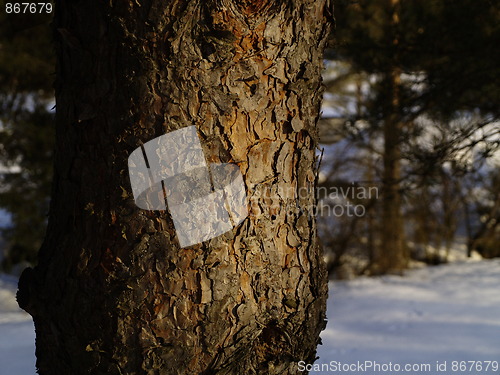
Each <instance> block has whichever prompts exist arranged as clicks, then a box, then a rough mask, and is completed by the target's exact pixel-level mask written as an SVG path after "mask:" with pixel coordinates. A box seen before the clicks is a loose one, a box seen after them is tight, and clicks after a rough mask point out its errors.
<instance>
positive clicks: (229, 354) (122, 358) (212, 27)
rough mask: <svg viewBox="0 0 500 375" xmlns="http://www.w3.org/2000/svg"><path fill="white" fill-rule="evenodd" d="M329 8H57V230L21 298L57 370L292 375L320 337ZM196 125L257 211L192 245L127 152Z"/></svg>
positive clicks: (80, 4)
mask: <svg viewBox="0 0 500 375" xmlns="http://www.w3.org/2000/svg"><path fill="white" fill-rule="evenodd" d="M330 14H331V13H330V10H329V4H327V3H325V1H316V0H295V1H288V2H274V1H268V0H260V1H258V0H256V1H236V2H233V1H226V0H218V1H213V0H212V1H210V0H209V1H202V0H194V1H187V0H186V1H159V0H145V1H121V0H120V1H109V2H104V1H97V0H85V1H83V0H81V1H58V2H57V6H56V15H55V20H54V25H55V27H54V28H55V34H56V51H57V61H58V66H57V80H56V97H57V116H56V117H57V121H56V126H57V147H56V160H55V178H54V187H53V193H52V203H51V210H50V218H49V226H48V231H47V235H46V238H45V241H44V244H43V246H42V248H41V250H40V253H39V263H38V265H37V267H35V269H34V270H32V269H28V270H26V271H25V272H24V273H23V275H22V277H21V280H20V284H19V293H18V300H19V304H20V306H21V307H22V308H24V309H25V310H26V311H28V312H29V313H30V314H31V315H32V316H33V319H34V322H35V327H36V335H37V341H36V355H37V367H38V368H39V373H40V374H41V375H61V374H111V375H112V374H296V373H297V372H298V370H297V362H298V361H299V360H305V361H307V362H312V361H313V360H314V358H315V350H316V345H317V343H318V341H319V333H320V331H321V330H322V329H323V327H324V324H325V322H324V317H325V299H326V293H327V290H326V288H327V286H326V275H325V268H324V264H323V259H322V255H321V253H320V250H319V248H318V243H317V238H316V223H315V218H314V216H313V206H314V203H315V198H314V186H315V168H316V158H315V147H316V142H317V133H316V121H317V119H318V113H319V106H320V100H321V78H320V70H321V60H322V53H323V47H324V40H325V38H326V36H327V35H328V32H329V22H328V19H329V17H330ZM191 125H195V126H196V128H197V132H198V135H199V137H200V139H201V140H202V146H203V148H204V151H205V154H206V157H207V162H222V163H228V162H230V163H235V164H236V165H238V166H239V168H240V171H241V173H242V175H243V179H244V181H245V188H246V194H247V197H248V210H249V214H248V217H247V218H246V219H245V220H244V221H243V222H242V223H241V224H240V225H238V226H237V227H235V228H234V229H233V230H232V231H229V232H227V233H225V234H223V235H221V236H218V237H216V238H213V239H211V240H209V241H206V242H203V243H200V244H197V245H193V246H190V247H187V248H180V246H179V244H178V241H177V238H176V233H175V229H174V226H173V223H172V219H171V217H170V215H169V213H168V212H167V211H147V210H142V209H139V208H138V207H137V206H136V205H135V203H134V199H133V196H132V190H131V185H130V181H129V175H128V170H127V158H128V156H129V155H130V153H131V152H132V151H133V150H134V149H136V148H137V147H140V145H141V144H143V143H146V142H148V141H149V140H151V139H153V138H155V137H158V136H160V135H162V134H165V133H168V132H171V131H174V130H177V129H181V128H184V127H187V126H191Z"/></svg>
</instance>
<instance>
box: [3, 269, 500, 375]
mask: <svg viewBox="0 0 500 375" xmlns="http://www.w3.org/2000/svg"><path fill="white" fill-rule="evenodd" d="M499 271H500V259H494V260H477V259H472V260H457V261H455V262H454V263H451V264H447V265H442V266H435V267H425V268H420V269H416V270H412V271H409V272H408V273H407V274H406V275H405V276H404V277H401V276H384V277H378V278H358V279H354V280H350V281H342V282H333V283H331V284H330V298H329V301H328V312H327V314H328V325H327V328H326V330H325V331H324V332H323V333H322V336H321V337H322V340H323V345H321V346H320V347H319V348H318V355H319V357H320V358H319V360H318V361H316V363H315V365H316V366H321V365H325V366H326V365H328V364H330V362H333V364H334V365H335V366H337V368H334V367H333V368H331V369H336V371H330V372H328V371H312V372H311V373H312V374H334V373H343V374H346V375H348V374H351V375H352V374H389V373H390V374H395V373H398V372H395V371H392V372H390V371H383V369H384V368H383V367H382V366H389V364H391V365H392V366H396V365H399V366H401V367H402V368H401V372H403V371H402V370H404V368H403V366H405V365H407V364H410V365H415V366H419V365H422V364H430V365H431V366H432V367H431V371H423V370H422V371H406V374H413V375H417V374H425V373H427V374H433V375H434V374H454V375H457V374H467V375H480V374H481V375H482V374H498V373H499V370H496V371H493V369H492V366H491V365H490V368H489V370H488V371H485V369H484V367H486V364H487V362H485V361H498V362H500V290H499V285H500V272H499ZM15 289H16V279H15V278H13V277H10V276H5V275H2V276H1V277H0V375H33V374H34V373H35V370H34V362H35V359H34V332H33V324H32V323H31V319H30V317H29V316H28V315H27V314H25V313H23V312H22V311H21V310H19V308H18V307H17V304H16V301H15ZM358 361H359V362H360V363H361V365H365V364H366V363H371V365H372V366H380V367H379V368H375V367H374V368H373V369H369V368H363V367H361V369H362V370H363V371H361V370H359V371H358V368H357V367H356V368H354V367H350V368H348V369H347V370H348V371H339V370H341V369H342V367H340V366H346V365H349V366H352V365H355V366H358ZM445 361H446V362H445ZM453 361H483V362H480V364H481V365H482V366H483V370H481V371H477V370H474V369H472V370H471V371H469V369H467V370H466V371H460V370H459V369H458V370H456V371H453V369H452V365H453ZM478 363H479V362H475V363H474V366H476V365H477V364H478ZM437 364H439V365H440V366H441V367H440V369H441V370H444V367H443V365H444V364H445V365H446V371H437V369H436V366H437ZM462 364H463V365H467V366H470V365H471V363H468V364H466V363H462ZM456 365H460V363H459V362H458V363H456ZM393 368H394V367H393ZM344 369H345V368H344ZM350 369H352V370H353V371H349V370H350ZM376 370H380V371H376Z"/></svg>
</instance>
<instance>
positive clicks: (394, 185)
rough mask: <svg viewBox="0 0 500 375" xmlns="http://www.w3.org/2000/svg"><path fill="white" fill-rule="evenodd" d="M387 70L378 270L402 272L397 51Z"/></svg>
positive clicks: (394, 10) (393, 14) (394, 6)
mask: <svg viewBox="0 0 500 375" xmlns="http://www.w3.org/2000/svg"><path fill="white" fill-rule="evenodd" d="M388 3H389V9H390V18H391V21H390V26H391V33H392V35H391V37H392V45H393V46H394V48H395V50H397V48H398V44H399V37H398V31H397V28H398V24H399V6H400V1H399V0H388ZM393 60H394V61H393V62H392V66H390V67H388V70H387V72H385V74H384V78H383V79H384V83H383V86H384V88H385V91H384V95H385V98H386V100H387V106H386V109H385V114H384V115H385V117H384V127H383V133H384V154H383V159H384V170H383V177H382V183H383V186H382V244H381V249H380V250H379V253H378V259H377V262H376V269H375V273H392V272H396V273H400V272H402V270H403V269H405V268H407V265H408V261H409V256H408V254H407V249H406V247H405V240H404V223H403V215H402V212H401V204H402V203H401V149H400V148H401V140H402V130H403V124H402V122H401V119H400V106H401V104H400V101H401V98H400V96H401V93H400V86H401V69H400V68H399V66H398V64H399V62H398V56H397V54H396V55H395V56H394V58H393Z"/></svg>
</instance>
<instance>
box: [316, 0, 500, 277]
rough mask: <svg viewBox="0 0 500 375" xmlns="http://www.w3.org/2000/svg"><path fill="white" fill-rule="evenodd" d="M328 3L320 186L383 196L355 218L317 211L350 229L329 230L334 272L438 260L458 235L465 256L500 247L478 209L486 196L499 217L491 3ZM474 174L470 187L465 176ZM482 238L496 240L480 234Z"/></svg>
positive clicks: (497, 55)
mask: <svg viewBox="0 0 500 375" xmlns="http://www.w3.org/2000/svg"><path fill="white" fill-rule="evenodd" d="M335 5H336V19H337V28H336V33H335V35H334V38H333V39H334V41H333V48H332V49H331V50H330V51H329V53H328V54H327V56H328V58H329V63H328V64H327V69H326V72H325V82H326V86H327V93H326V94H325V104H326V106H327V107H326V109H325V118H324V119H323V120H322V123H321V125H320V133H322V134H323V135H325V134H326V137H323V141H324V142H325V143H328V144H329V145H328V146H327V147H326V150H327V151H325V161H324V162H323V165H324V169H323V174H322V178H321V183H322V185H323V186H329V187H334V188H335V187H338V186H339V181H341V182H343V183H344V184H345V183H349V181H364V183H365V184H368V185H374V184H375V185H377V186H379V188H380V192H381V196H380V199H379V200H376V201H375V202H370V204H369V206H367V213H366V214H365V215H364V216H363V217H361V218H359V217H358V218H356V217H354V218H352V217H351V218H346V217H341V218H339V217H335V218H333V219H332V218H331V217H325V218H322V221H323V222H324V223H323V226H324V227H327V228H331V227H332V226H334V227H337V228H338V227H345V228H348V229H346V230H347V232H346V231H342V233H338V232H337V231H333V230H330V231H328V230H327V231H325V232H324V241H325V245H326V248H327V250H328V257H329V259H330V264H331V265H332V267H331V269H332V270H333V269H334V268H338V269H340V270H341V271H340V272H339V274H340V273H342V272H343V271H342V267H344V266H345V265H346V264H350V268H351V272H354V273H367V274H382V273H388V272H396V273H400V272H401V271H402V270H403V269H404V268H406V267H408V265H409V261H410V259H419V260H424V261H426V262H428V263H433V264H435V263H439V262H442V261H446V259H447V257H448V256H449V251H450V248H451V246H452V244H453V243H454V241H455V240H456V239H457V235H458V234H460V235H463V236H465V237H466V238H467V242H468V243H469V253H471V252H472V250H473V249H475V250H480V249H481V247H480V246H478V245H477V244H482V243H488V244H489V245H488V246H489V248H491V247H492V245H491V241H493V242H494V243H495V244H496V245H495V246H496V247H497V248H498V247H500V245H499V244H498V242H495V237H491V236H493V234H494V233H495V231H493V230H491V229H489V230H485V229H483V230H481V228H484V227H485V225H482V224H481V222H482V221H483V220H486V219H485V215H484V214H480V213H479V211H480V210H481V209H480V207H481V206H485V205H486V206H487V207H489V208H490V209H491V210H493V212H495V213H491V214H489V215H488V217H492V218H493V219H491V220H490V221H488V222H489V223H490V224H489V225H486V226H489V227H491V226H492V224H491V223H492V222H493V221H494V217H495V215H497V214H498V209H495V205H494V204H492V203H491V202H495V201H496V199H498V195H499V189H498V185H495V184H491V183H489V182H487V181H490V179H489V177H488V176H490V175H491V173H490V172H491V170H494V169H495V168H498V166H496V167H495V165H493V164H492V160H494V157H495V155H498V149H499V142H500V125H499V123H498V116H499V111H500V65H499V64H498V61H500V49H499V48H498V45H500V6H499V4H498V2H493V1H490V0H479V1H471V0H465V1H460V2H454V1H451V0H424V1H421V0H370V1H368V0H360V1H349V0H338V1H336V3H335ZM339 149H342V150H350V151H349V152H346V151H343V152H340V153H336V152H335V150H339ZM495 153H496V154H495ZM332 159H335V163H333V160H332ZM348 165H349V167H346V166H348ZM473 176H475V177H474V178H473ZM479 177H480V178H479ZM472 179H474V181H475V182H474V185H473V188H472V189H473V190H471V187H470V186H468V185H467V184H465V183H463V182H464V181H466V180H470V181H472ZM494 186H496V188H495V187H494ZM479 190H481V191H483V192H484V191H489V194H490V196H489V198H488V199H486V198H485V199H482V200H481V202H482V203H481V204H478V203H477V202H475V201H476V200H477V199H475V198H473V196H475V194H477V192H478V191H479ZM483 195H484V194H483ZM487 202H490V203H487ZM368 208H369V209H368ZM483 211H484V208H483ZM466 217H468V219H466ZM467 223H468V224H467ZM464 227H467V228H469V230H466V228H464ZM473 228H475V229H473ZM346 233H350V235H348V236H347V237H348V239H349V241H348V243H349V246H346V241H345V239H346ZM484 236H489V237H488V238H492V240H491V241H490V240H488V241H487V240H486V239H485V238H483V239H482V240H478V239H477V238H476V237H481V238H482V237H484ZM496 239H498V233H497V237H496ZM489 254H491V250H490V252H489Z"/></svg>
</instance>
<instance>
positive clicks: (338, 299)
mask: <svg viewBox="0 0 500 375" xmlns="http://www.w3.org/2000/svg"><path fill="white" fill-rule="evenodd" d="M499 285H500V259H495V260H482V261H478V260H469V261H459V262H456V263H453V264H448V265H442V266H435V267H426V268H422V269H418V270H413V271H410V272H408V274H407V275H406V276H405V277H400V276H384V277H379V278H358V279H355V280H350V281H345V282H335V283H332V284H330V298H329V300H328V307H327V308H328V311H327V315H328V325H327V328H326V330H325V331H324V332H323V333H322V335H321V338H322V341H323V345H321V346H320V347H319V348H318V355H319V357H320V358H319V360H318V361H317V362H316V363H318V364H329V363H330V362H331V361H336V362H340V363H344V364H352V363H355V364H356V365H357V363H358V361H360V362H362V363H364V362H365V361H371V362H372V363H373V362H375V361H376V362H378V363H379V364H389V363H391V362H392V363H393V364H399V365H400V366H401V368H402V369H404V366H405V365H406V364H410V365H414V364H431V365H432V373H436V367H435V366H436V364H437V363H438V362H439V363H441V364H442V363H444V362H445V361H446V363H447V371H442V372H439V374H457V373H459V374H474V375H475V374H476V373H477V374H479V373H481V374H498V373H500V372H499V371H498V369H497V371H493V369H492V368H491V367H490V369H489V371H484V370H483V371H481V372H478V371H476V372H474V370H473V371H472V372H470V371H463V372H460V371H458V372H457V371H453V370H452V368H451V367H452V362H453V361H498V362H500V290H499ZM467 365H472V363H470V364H467ZM475 365H476V364H474V366H475ZM482 365H483V366H485V363H484V362H483V363H482ZM324 368H325V369H326V367H324ZM332 368H335V367H332ZM337 368H338V367H337ZM441 368H443V367H441ZM349 369H350V368H349ZM352 369H354V367H352ZM356 370H357V368H356ZM312 373H315V374H322V373H328V372H326V371H325V372H312ZM330 373H334V372H333V371H331V372H330ZM346 373H348V374H349V373H350V374H355V373H358V372H356V371H353V372H351V371H347V372H346ZM359 373H370V371H366V369H365V371H364V372H363V371H359ZM380 373H386V372H380ZM413 373H414V374H420V373H424V372H423V371H417V372H413Z"/></svg>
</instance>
